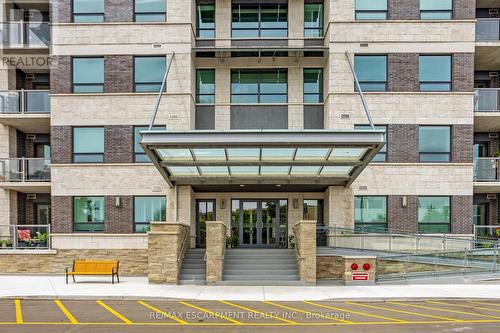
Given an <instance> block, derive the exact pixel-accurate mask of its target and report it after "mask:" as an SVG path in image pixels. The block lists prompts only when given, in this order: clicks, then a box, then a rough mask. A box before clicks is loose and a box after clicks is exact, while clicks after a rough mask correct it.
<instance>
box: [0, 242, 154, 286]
mask: <svg viewBox="0 0 500 333" xmlns="http://www.w3.org/2000/svg"><path fill="white" fill-rule="evenodd" d="M82 259H88V260H118V261H120V268H119V273H120V275H132V276H145V275H147V272H148V251H147V249H135V250H132V251H131V250H109V249H101V250H85V249H78V250H58V251H56V253H51V254H29V253H27V254H6V253H0V273H1V274H12V273H23V274H64V270H65V269H66V267H71V265H72V263H73V260H82ZM77 279H78V277H77ZM77 281H78V280H77Z"/></svg>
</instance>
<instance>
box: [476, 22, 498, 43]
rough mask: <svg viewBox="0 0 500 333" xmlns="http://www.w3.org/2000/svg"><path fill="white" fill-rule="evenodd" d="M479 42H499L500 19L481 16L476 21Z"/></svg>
mask: <svg viewBox="0 0 500 333" xmlns="http://www.w3.org/2000/svg"><path fill="white" fill-rule="evenodd" d="M476 41H477V42H498V41H500V19H498V18H480V19H477V22H476Z"/></svg>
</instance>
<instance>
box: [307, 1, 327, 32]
mask: <svg viewBox="0 0 500 333" xmlns="http://www.w3.org/2000/svg"><path fill="white" fill-rule="evenodd" d="M307 5H321V8H322V9H321V12H322V14H323V19H322V20H321V27H319V28H309V27H306V23H305V21H306V20H305V17H304V38H323V37H324V36H325V4H324V3H323V1H318V2H304V14H305V12H306V10H305V9H306V6H307ZM315 30H319V36H307V35H306V31H315Z"/></svg>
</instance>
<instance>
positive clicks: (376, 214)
mask: <svg viewBox="0 0 500 333" xmlns="http://www.w3.org/2000/svg"><path fill="white" fill-rule="evenodd" d="M354 226H355V228H356V229H362V230H373V231H384V230H386V229H387V197H369V196H356V197H355V198H354Z"/></svg>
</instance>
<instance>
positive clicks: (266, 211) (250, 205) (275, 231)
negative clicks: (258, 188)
mask: <svg viewBox="0 0 500 333" xmlns="http://www.w3.org/2000/svg"><path fill="white" fill-rule="evenodd" d="M239 208H240V209H239V212H240V216H239V218H240V219H239V224H240V227H239V237H238V239H239V246H240V247H278V246H279V239H280V235H279V226H280V221H279V217H280V210H279V209H280V202H279V200H241V201H240V207H239Z"/></svg>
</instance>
